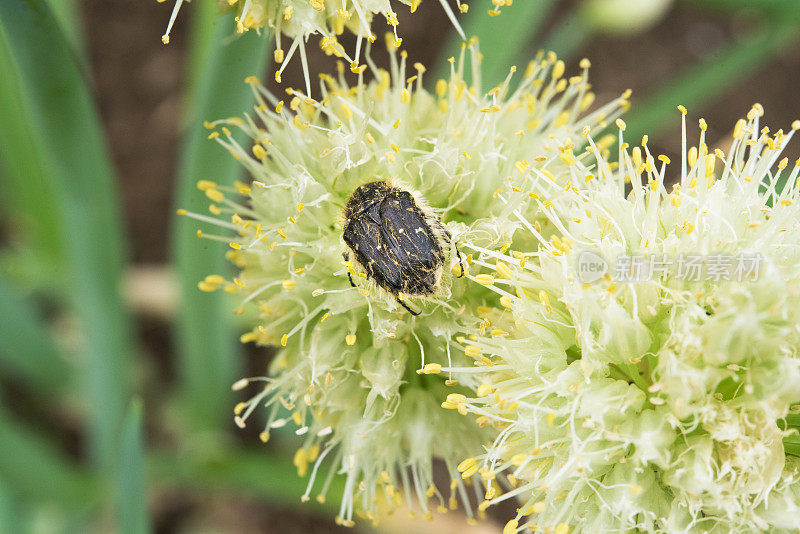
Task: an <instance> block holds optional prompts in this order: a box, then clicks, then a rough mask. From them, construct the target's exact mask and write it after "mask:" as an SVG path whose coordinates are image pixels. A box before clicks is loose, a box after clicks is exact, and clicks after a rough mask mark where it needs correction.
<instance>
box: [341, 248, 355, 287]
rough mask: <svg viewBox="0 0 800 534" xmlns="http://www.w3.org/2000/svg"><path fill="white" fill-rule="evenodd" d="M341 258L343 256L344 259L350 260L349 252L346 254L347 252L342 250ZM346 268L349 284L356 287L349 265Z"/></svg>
mask: <svg viewBox="0 0 800 534" xmlns="http://www.w3.org/2000/svg"><path fill="white" fill-rule="evenodd" d="M342 258H344V261H350V254H348V253H347V252H342ZM346 269H347V279H348V280H350V286H351V287H356V284H355V282H353V277H352V275H351V274H350V267H346Z"/></svg>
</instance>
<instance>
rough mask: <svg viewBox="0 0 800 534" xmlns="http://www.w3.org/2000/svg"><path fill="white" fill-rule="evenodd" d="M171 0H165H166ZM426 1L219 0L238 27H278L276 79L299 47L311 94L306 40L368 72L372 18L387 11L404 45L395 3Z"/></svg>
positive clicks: (495, 7) (495, 11)
mask: <svg viewBox="0 0 800 534" xmlns="http://www.w3.org/2000/svg"><path fill="white" fill-rule="evenodd" d="M164 1H165V0H159V2H164ZM184 1H185V2H188V1H189V0H175V5H174V7H173V9H172V15H171V17H170V20H169V23H168V24H167V30H166V31H165V32H164V35H163V37H162V38H161V40H162V41H163V42H164V44H167V43H169V34H170V32H171V30H172V26H173V25H174V24H175V20H176V19H177V17H178V13H179V12H180V9H181V6H182V5H183V3H184ZM421 2H422V0H395V1H391V0H217V4H218V5H219V8H220V11H221V12H224V13H232V14H233V16H234V22H235V24H236V26H235V27H236V31H237V32H238V33H244V32H246V31H248V30H251V29H254V30H257V31H260V30H261V29H262V28H264V29H270V30H273V31H274V32H275V40H276V46H275V63H276V64H278V65H279V67H278V70H277V71H276V72H275V79H276V80H277V81H278V82H280V81H281V73H282V72H283V70H284V69H285V68H286V65H287V64H288V62H289V60H290V59H291V58H292V56H293V55H294V53H295V52H296V51H298V50H299V53H300V59H301V61H302V63H303V73H304V74H305V77H306V92H307V93H308V94H310V93H311V88H310V86H311V83H310V77H309V71H308V63H307V60H306V49H305V43H306V42H307V41H308V38H309V36H311V35H320V36H321V42H320V46H321V47H322V50H324V51H325V52H326V53H327V54H329V55H335V56H336V57H340V58H343V59H346V60H347V62H348V63H349V64H350V69H351V70H352V71H353V72H359V71H361V72H363V71H364V70H365V69H366V65H360V60H361V50H362V45H364V44H365V41H366V42H370V43H372V42H374V41H375V39H376V36H375V34H374V33H373V31H372V29H371V25H372V18H373V17H374V16H375V15H381V16H383V17H384V18H385V19H386V23H387V24H388V25H389V26H391V27H392V31H393V45H394V47H395V48H399V47H400V45H401V43H402V42H403V39H402V38H400V37H399V36H398V34H397V26H398V19H397V13H396V12H395V11H394V9H393V8H392V5H393V4H404V5H405V6H407V7H408V8H409V9H410V10H411V12H412V13H414V12H415V11H416V10H417V8H418V7H419V5H420V3H421ZM512 2H513V0H492V2H491V4H489V5H490V9H489V11H488V13H489V15H491V16H496V15H499V14H500V9H501V8H502V7H503V6H505V5H511V3H512ZM439 3H440V4H441V6H442V8H443V9H444V11H445V13H446V14H447V16H448V18H449V19H450V21H451V22H452V24H453V26H454V27H455V29H456V30H457V31H458V33H459V35H461V37H462V38H465V36H464V32H463V30H462V29H461V25H460V24H459V23H458V19H457V18H456V15H455V13H454V11H453V8H452V7H451V2H450V0H439ZM452 3H453V4H454V5H455V7H456V9H457V11H459V12H461V13H466V12H467V11H468V7H469V6H468V4H467V3H465V2H464V1H463V0H454V2H452ZM345 29H348V30H349V31H350V32H352V33H353V34H354V35H355V36H356V38H357V41H356V48H355V50H354V51H351V52H348V51H347V50H345V49H344V47H343V46H342V45H341V44H340V43H339V40H338V36H340V35H341V34H342V33H344V30H345ZM284 36H285V37H287V38H289V40H290V43H291V44H290V45H289V48H288V52H286V51H284V48H283V42H282V38H283V37H284Z"/></svg>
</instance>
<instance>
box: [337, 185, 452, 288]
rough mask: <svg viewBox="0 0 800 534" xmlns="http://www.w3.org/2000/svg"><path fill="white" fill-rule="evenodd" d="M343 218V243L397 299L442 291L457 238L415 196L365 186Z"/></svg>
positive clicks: (353, 198)
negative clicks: (447, 263)
mask: <svg viewBox="0 0 800 534" xmlns="http://www.w3.org/2000/svg"><path fill="white" fill-rule="evenodd" d="M344 217H345V225H344V232H343V234H342V238H343V239H344V242H345V244H346V245H347V247H348V248H349V249H350V252H351V253H352V256H353V257H354V259H355V261H356V262H357V263H358V264H359V265H360V266H361V267H362V268H363V269H364V271H365V272H366V274H367V276H368V277H369V278H370V279H371V280H373V281H374V282H375V283H376V284H377V285H378V286H380V287H382V288H383V289H385V290H386V291H388V292H390V293H391V294H393V295H394V296H396V297H397V296H398V295H407V296H409V297H418V298H420V297H421V298H424V297H430V296H433V295H435V294H436V293H437V292H438V291H439V289H440V287H441V281H442V275H443V273H444V266H445V264H446V262H447V261H448V260H449V258H450V254H449V250H450V241H451V239H452V238H451V236H450V233H449V232H448V231H447V229H446V228H445V227H444V225H443V224H442V223H441V221H440V220H439V218H438V217H437V216H436V215H435V214H434V213H433V212H432V211H431V210H430V208H428V207H427V206H425V205H424V204H423V203H422V202H421V201H418V200H416V199H415V198H414V196H413V195H412V194H411V193H410V192H408V191H406V190H404V189H400V188H398V187H394V186H392V185H391V184H390V183H389V182H387V181H376V182H368V183H365V184H362V185H361V186H359V187H358V188H357V189H356V190H355V191H354V192H353V194H352V195H351V196H350V199H349V200H348V201H347V205H346V206H345V210H344ZM401 303H402V302H401Z"/></svg>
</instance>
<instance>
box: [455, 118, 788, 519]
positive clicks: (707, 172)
mask: <svg viewBox="0 0 800 534" xmlns="http://www.w3.org/2000/svg"><path fill="white" fill-rule="evenodd" d="M681 111H682V113H683V114H684V128H683V147H684V149H683V151H682V154H681V161H680V162H677V163H675V164H671V163H670V161H669V159H668V158H666V157H664V156H659V157H658V158H656V157H654V156H653V155H652V154H651V152H650V150H649V149H648V146H647V139H646V138H645V139H643V140H642V144H641V146H636V147H633V148H632V149H631V148H630V147H629V146H628V145H627V143H625V142H624V139H623V134H622V131H623V130H624V129H625V123H624V122H622V121H621V120H619V121H617V123H618V125H619V127H620V138H619V143H620V145H621V149H620V152H619V161H620V164H619V166H618V167H616V166H615V165H612V164H611V163H609V162H608V161H607V159H606V158H605V157H603V156H602V155H601V154H600V151H599V150H598V149H597V148H596V145H595V143H594V142H593V141H592V139H591V136H590V137H589V143H590V148H589V152H590V153H591V155H592V156H593V161H591V162H589V161H586V160H579V161H578V162H577V163H576V164H575V165H574V166H572V167H570V168H569V172H567V173H564V174H562V175H560V176H558V177H557V185H558V186H560V187H557V186H556V185H554V186H553V187H552V188H551V191H552V192H556V191H558V192H559V194H557V195H555V196H553V195H552V194H541V193H539V194H538V195H537V196H538V198H535V199H532V200H530V201H528V202H531V204H532V205H528V206H522V207H520V208H519V209H518V210H516V211H515V214H516V215H517V218H518V221H519V223H520V225H521V226H523V227H524V228H526V229H528V231H529V232H530V233H531V234H532V235H533V236H534V237H535V240H536V241H537V243H538V244H537V245H536V246H534V247H533V248H530V249H527V248H522V249H520V248H518V247H517V244H516V240H515V243H514V244H513V246H514V248H515V249H518V250H522V251H523V255H522V257H524V258H526V259H527V262H524V263H523V262H520V261H518V260H517V257H516V256H513V255H508V254H506V255H499V254H493V255H492V257H491V258H490V257H487V256H486V255H481V256H480V257H478V258H476V259H475V261H474V262H473V264H477V263H479V261H480V260H485V261H487V262H488V261H489V260H491V261H493V262H496V265H497V266H498V267H499V266H501V265H502V268H498V267H495V269H496V271H497V272H498V273H500V272H501V271H502V273H503V275H502V276H501V277H500V278H499V279H498V278H495V279H494V280H493V285H492V286H491V287H492V288H493V289H494V290H495V291H496V293H497V294H498V295H499V296H500V297H501V298H500V301H501V305H500V306H498V307H497V309H491V308H489V309H487V311H486V316H485V322H488V323H491V327H492V328H494V329H502V330H503V331H504V332H507V333H508V334H507V335H503V336H494V335H487V333H486V332H488V328H487V329H485V330H484V332H480V331H478V330H468V331H467V333H468V334H472V335H473V336H475V339H474V341H473V344H474V345H475V346H476V350H478V351H480V352H481V353H482V354H484V355H486V356H487V357H488V360H489V361H488V362H486V364H487V365H486V366H485V367H483V368H482V369H480V370H478V369H476V368H474V367H470V368H467V369H470V370H472V372H473V373H475V375H476V376H477V377H478V380H479V381H480V382H481V384H480V386H478V387H477V389H476V394H475V396H474V397H473V398H466V399H464V400H463V402H462V403H461V404H460V406H459V407H460V409H461V411H462V412H471V413H474V414H477V415H478V423H479V424H481V425H484V426H485V425H493V426H495V427H496V428H497V429H498V430H499V433H498V434H497V437H496V439H495V440H494V443H493V444H492V446H491V447H489V448H488V449H487V452H486V453H485V454H483V455H480V456H477V457H475V459H474V463H475V465H476V466H477V467H479V468H482V469H485V470H487V471H488V472H490V473H498V474H499V473H505V474H507V475H508V476H509V479H510V480H511V481H512V485H513V489H510V490H509V491H507V492H505V493H504V494H502V495H498V496H495V497H494V498H492V499H488V500H487V501H485V502H484V503H483V504H482V505H481V507H487V506H490V505H492V504H494V503H497V502H499V501H501V500H503V499H507V498H511V497H515V498H517V499H519V500H520V501H521V502H522V503H523V505H522V506H521V508H520V510H519V512H518V514H517V516H516V517H515V518H514V519H513V520H512V521H511V522H510V523H509V524H508V525H507V528H506V532H516V531H517V530H519V529H522V528H524V527H529V528H534V529H537V528H538V529H547V528H554V529H555V532H568V531H571V530H574V531H580V532H605V531H614V532H616V531H627V530H634V529H635V530H643V531H646V532H665V531H668V532H676V531H695V530H697V531H706V532H711V531H720V532H723V531H725V532H727V531H735V532H745V531H747V532H749V531H763V530H769V529H797V528H799V527H800V457H799V456H800V446H798V442H800V440H798V435H797V432H798V428H800V417H798V414H800V386H799V385H798V384H800V356H799V355H798V351H799V350H800V329H798V325H799V324H800V298H798V297H800V250H798V243H800V229H799V228H798V225H797V221H798V220H800V189H798V181H797V180H798V176H799V175H800V161H798V162H797V163H796V164H795V166H794V167H793V168H792V169H791V170H789V162H788V160H787V159H786V158H783V159H780V154H781V151H782V150H783V148H784V147H785V146H786V143H788V141H789V139H790V138H791V137H792V135H793V134H794V131H795V130H797V129H800V121H796V122H795V123H794V124H793V125H792V130H791V131H790V132H789V133H785V132H783V131H780V130H779V131H778V132H776V133H775V134H774V135H770V132H769V129H768V128H763V129H762V128H761V127H760V124H759V120H760V117H761V116H762V114H763V109H762V108H761V106H758V105H757V106H755V107H754V108H753V109H752V110H751V111H750V113H749V114H748V116H747V119H742V120H740V121H739V122H738V123H737V124H736V127H735V129H734V135H733V137H734V141H733V144H732V146H731V147H730V150H729V151H728V153H727V154H726V153H724V152H723V151H721V150H719V149H717V150H710V149H709V148H708V145H707V144H706V138H705V130H706V124H705V121H704V120H702V119H700V130H701V131H700V140H699V144H698V145H697V146H694V147H691V148H689V149H688V150H687V149H686V144H687V143H686V127H685V113H686V110H685V109H683V108H681ZM671 169H675V170H676V172H675V175H674V176H675V179H674V180H675V181H674V183H672V185H671V182H669V181H667V180H668V179H669V178H668V171H669V170H671ZM578 182H584V183H585V185H583V186H582V187H581V188H580V189H578V188H576V187H574V186H572V185H571V184H575V183H578ZM670 185H671V186H670ZM563 190H567V191H569V194H567V195H563V194H560V192H561V191H563ZM627 191H630V192H627ZM525 196H527V192H525V191H522V192H519V193H516V192H512V193H509V194H507V195H505V196H503V200H504V201H505V202H506V203H508V204H509V205H515V204H516V203H518V202H519V200H520V199H522V198H524V197H525ZM534 214H536V215H539V216H544V217H546V219H547V221H548V222H549V224H547V225H544V224H542V225H540V226H535V225H534V224H533V223H531V222H528V218H529V217H531V216H533V215H534ZM587 251H588V253H590V254H592V256H591V257H593V258H595V259H598V258H599V259H602V260H603V262H600V264H601V265H602V264H603V263H604V264H605V265H606V266H608V265H612V264H613V260H614V258H631V257H640V258H647V259H648V261H651V262H652V261H654V260H657V261H659V262H661V263H663V262H665V261H667V260H668V259H669V258H687V257H689V256H694V255H697V256H699V257H700V258H701V260H700V261H699V264H700V270H699V271H698V276H694V277H687V276H682V275H681V272H680V271H679V270H675V271H673V270H669V269H666V270H658V271H653V270H649V271H647V273H646V274H647V275H646V276H630V275H631V273H633V274H637V272H636V270H635V268H634V267H635V266H632V264H631V263H625V262H623V264H622V265H623V268H622V269H618V270H617V271H616V272H613V271H611V270H606V271H605V272H600V273H599V274H597V275H596V276H594V277H593V278H592V279H590V280H587V279H585V278H582V277H581V273H580V271H579V268H580V266H581V261H582V258H585V255H586V254H587ZM741 257H748V258H753V257H757V258H760V265H759V267H758V269H757V270H756V271H753V270H750V271H748V272H747V273H741V272H739V273H737V271H736V264H735V262H736V261H737V260H736V258H741ZM720 258H730V261H731V262H732V264H731V268H730V270H729V271H728V274H725V273H724V272H723V271H721V270H720V269H719V259H720ZM617 266H619V259H618V263H617ZM638 274H639V275H641V274H642V273H641V272H638ZM684 274H685V273H684ZM742 274H744V276H741V275H742ZM501 310H505V311H501Z"/></svg>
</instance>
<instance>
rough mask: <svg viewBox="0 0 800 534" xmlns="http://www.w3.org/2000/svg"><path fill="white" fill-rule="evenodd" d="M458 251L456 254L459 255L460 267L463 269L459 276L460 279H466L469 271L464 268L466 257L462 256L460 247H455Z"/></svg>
mask: <svg viewBox="0 0 800 534" xmlns="http://www.w3.org/2000/svg"><path fill="white" fill-rule="evenodd" d="M453 247H454V248H455V249H456V254H457V255H458V266H459V267H461V272H460V273H459V274H458V278H464V274H465V273H466V272H467V269H466V268H465V267H464V257H463V256H462V254H461V251H460V250H458V247H457V246H455V245H453Z"/></svg>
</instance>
